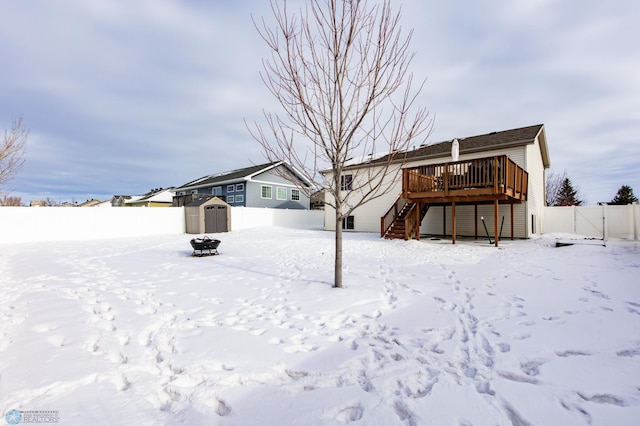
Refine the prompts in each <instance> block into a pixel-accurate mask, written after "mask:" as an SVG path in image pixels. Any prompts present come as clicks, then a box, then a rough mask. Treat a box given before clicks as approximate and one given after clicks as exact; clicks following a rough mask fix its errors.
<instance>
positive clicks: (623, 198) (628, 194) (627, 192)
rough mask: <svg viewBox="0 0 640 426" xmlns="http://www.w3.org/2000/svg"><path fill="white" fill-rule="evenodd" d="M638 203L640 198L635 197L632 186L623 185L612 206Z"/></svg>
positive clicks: (612, 201)
mask: <svg viewBox="0 0 640 426" xmlns="http://www.w3.org/2000/svg"><path fill="white" fill-rule="evenodd" d="M636 202H638V198H637V197H636V196H635V195H633V189H631V187H630V186H627V185H622V186H621V187H620V189H618V193H617V194H616V196H615V197H613V200H611V203H610V204H614V205H625V204H631V203H636Z"/></svg>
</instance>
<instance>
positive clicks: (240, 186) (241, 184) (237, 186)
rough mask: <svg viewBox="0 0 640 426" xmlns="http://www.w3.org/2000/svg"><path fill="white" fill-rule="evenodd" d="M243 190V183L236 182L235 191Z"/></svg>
mask: <svg viewBox="0 0 640 426" xmlns="http://www.w3.org/2000/svg"><path fill="white" fill-rule="evenodd" d="M242 191H244V183H236V192H242Z"/></svg>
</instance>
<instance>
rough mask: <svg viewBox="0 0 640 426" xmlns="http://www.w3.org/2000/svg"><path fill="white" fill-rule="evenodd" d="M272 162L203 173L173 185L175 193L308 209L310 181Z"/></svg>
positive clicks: (234, 203) (241, 204) (239, 204)
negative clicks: (186, 181) (286, 175)
mask: <svg viewBox="0 0 640 426" xmlns="http://www.w3.org/2000/svg"><path fill="white" fill-rule="evenodd" d="M273 166H274V165H273V164H265V165H262V166H253V167H249V168H247V169H242V170H236V171H233V172H229V173H223V174H220V175H212V176H205V177H203V178H200V179H197V180H195V181H193V182H190V183H188V184H185V185H183V186H181V187H179V188H177V189H176V194H177V195H183V194H192V193H197V194H213V195H216V196H219V197H220V198H222V199H224V200H225V201H226V202H227V203H228V204H230V205H231V206H236V207H270V208H277V209H305V210H308V209H309V208H310V189H311V184H309V183H305V182H303V181H302V180H301V179H300V178H299V177H298V176H297V175H295V174H293V173H292V171H291V170H292V169H289V168H287V167H286V166H285V165H283V164H282V163H280V164H278V165H276V167H275V168H274V167H273ZM278 169H280V170H278ZM278 171H280V172H283V171H285V172H287V174H288V175H290V178H286V177H283V173H279V172H278ZM263 188H264V193H263Z"/></svg>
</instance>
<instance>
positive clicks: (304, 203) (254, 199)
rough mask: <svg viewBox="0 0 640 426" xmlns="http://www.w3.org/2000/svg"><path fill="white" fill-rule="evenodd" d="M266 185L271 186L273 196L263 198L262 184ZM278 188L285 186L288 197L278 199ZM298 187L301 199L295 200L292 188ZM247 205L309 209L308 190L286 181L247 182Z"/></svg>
mask: <svg viewBox="0 0 640 426" xmlns="http://www.w3.org/2000/svg"><path fill="white" fill-rule="evenodd" d="M263 185H266V186H269V187H271V198H270V199H265V198H262V186H263ZM278 188H284V189H285V190H286V193H287V195H286V199H285V200H278V199H277V193H278ZM292 189H298V190H299V192H300V200H299V201H294V200H292V199H291V190H292ZM245 199H246V207H270V208H276V209H306V210H308V209H309V195H308V194H307V193H306V191H304V190H302V189H299V188H297V187H295V186H293V185H291V184H290V183H289V184H285V183H270V182H268V181H263V182H247V185H246V198H245Z"/></svg>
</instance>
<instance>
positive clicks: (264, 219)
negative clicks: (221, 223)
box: [231, 207, 324, 231]
mask: <svg viewBox="0 0 640 426" xmlns="http://www.w3.org/2000/svg"><path fill="white" fill-rule="evenodd" d="M264 226H281V227H284V228H299V229H324V211H322V210H287V209H270V208H259V207H231V230H232V231H237V230H240V229H247V228H257V227H264Z"/></svg>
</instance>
